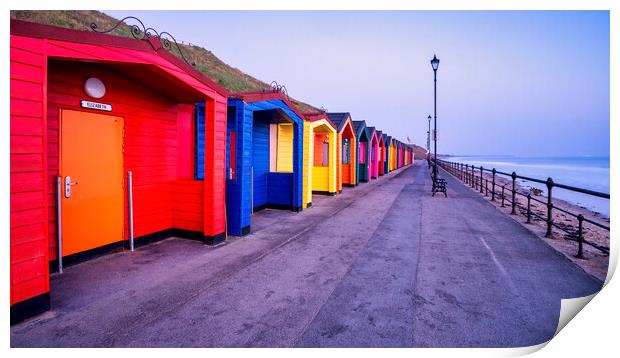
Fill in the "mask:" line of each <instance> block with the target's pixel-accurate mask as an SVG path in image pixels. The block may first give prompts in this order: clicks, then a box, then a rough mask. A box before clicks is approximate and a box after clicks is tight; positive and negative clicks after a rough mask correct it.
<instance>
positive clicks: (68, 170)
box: [60, 110, 124, 256]
mask: <svg viewBox="0 0 620 358" xmlns="http://www.w3.org/2000/svg"><path fill="white" fill-rule="evenodd" d="M60 117H61V118H60V123H61V132H60V141H61V146H60V175H61V180H60V181H61V203H62V204H61V209H62V243H63V245H62V254H63V256H65V255H71V254H74V253H76V252H81V251H86V250H89V249H93V248H96V247H100V246H103V245H106V244H110V243H113V242H117V241H121V240H122V239H123V223H124V219H123V218H124V216H123V210H124V205H123V204H124V203H123V118H121V117H114V116H108V115H102V114H95V113H88V112H80V111H70V110H62V111H61V113H60Z"/></svg>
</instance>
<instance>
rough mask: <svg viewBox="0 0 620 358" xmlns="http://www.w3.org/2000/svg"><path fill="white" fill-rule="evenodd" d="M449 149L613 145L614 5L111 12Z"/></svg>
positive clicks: (595, 148) (548, 152)
mask: <svg viewBox="0 0 620 358" xmlns="http://www.w3.org/2000/svg"><path fill="white" fill-rule="evenodd" d="M105 12H106V13H108V14H110V15H112V16H114V17H117V18H122V17H124V16H128V15H134V16H137V17H139V18H140V19H142V20H143V22H144V23H145V25H146V26H151V27H153V28H155V29H157V30H160V31H161V30H165V31H168V32H170V33H172V34H173V35H174V36H175V37H176V38H177V39H179V40H181V39H182V40H184V41H188V42H191V43H195V44H198V45H201V46H203V47H205V48H207V49H209V50H211V51H212V52H213V53H214V54H215V55H217V56H218V57H219V58H221V59H222V60H224V61H225V62H227V63H228V64H230V65H232V66H234V67H237V68H239V69H241V70H243V71H244V72H246V73H249V74H251V75H252V76H254V77H257V78H259V79H261V80H263V81H265V82H271V81H272V80H276V81H278V82H279V83H282V84H284V85H286V87H287V88H288V91H289V94H290V95H291V96H293V97H295V98H298V99H300V100H303V101H305V102H308V103H310V104H313V105H315V106H317V107H320V106H323V107H325V108H327V109H328V110H329V111H334V112H335V111H348V112H351V113H352V116H353V118H354V119H356V120H362V119H363V120H366V122H367V123H369V125H372V126H376V127H377V128H378V129H380V130H383V131H386V132H388V133H389V134H391V135H394V136H396V137H397V138H399V139H401V140H403V141H404V140H406V137H407V136H409V137H410V138H411V139H412V141H413V142H414V143H416V144H419V145H422V146H424V145H425V143H426V129H427V120H426V117H427V116H428V115H429V114H431V115H432V110H433V71H432V69H431V66H430V63H429V61H430V59H431V58H432V57H433V54H434V53H436V54H437V57H438V58H439V59H440V60H441V63H440V65H439V71H438V104H437V106H438V110H437V112H438V128H439V129H440V141H439V142H438V148H439V149H438V151H439V153H451V154H512V155H528V156H569V155H609V120H610V119H609V13H608V12H607V11H529V12H528V11H503V12H502V11H487V12H484V11H398V12H393V11H368V12H362V11H310V12H308V11H305V12H302V11H297V12H295V11H260V12H256V11H225V12H218V11H105Z"/></svg>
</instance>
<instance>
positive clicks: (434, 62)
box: [431, 55, 439, 178]
mask: <svg viewBox="0 0 620 358" xmlns="http://www.w3.org/2000/svg"><path fill="white" fill-rule="evenodd" d="M431 66H432V67H433V74H434V77H435V78H434V81H435V95H434V99H435V102H434V103H435V106H434V108H435V130H434V132H433V140H434V141H435V160H434V161H435V163H434V165H433V177H434V178H437V68H438V67H439V59H438V58H437V56H436V55H433V59H432V60H431Z"/></svg>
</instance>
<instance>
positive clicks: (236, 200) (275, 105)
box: [225, 90, 304, 235]
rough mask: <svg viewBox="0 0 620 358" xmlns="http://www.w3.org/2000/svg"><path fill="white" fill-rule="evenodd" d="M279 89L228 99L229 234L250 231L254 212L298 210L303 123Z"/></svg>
mask: <svg viewBox="0 0 620 358" xmlns="http://www.w3.org/2000/svg"><path fill="white" fill-rule="evenodd" d="M302 118H303V117H302V116H301V114H299V113H297V112H296V110H295V109H294V108H293V107H292V105H291V104H290V102H289V101H288V99H287V97H286V95H284V94H283V93H282V92H280V91H278V90H268V91H260V92H242V93H235V94H231V95H230V97H229V99H228V113H227V125H226V126H227V128H226V168H225V170H226V219H227V220H226V221H227V228H228V233H229V234H231V235H246V234H248V233H250V228H251V221H252V220H251V216H252V213H253V212H256V211H258V210H261V209H264V208H274V209H285V210H293V211H300V210H301V208H302V165H303V156H302V155H303V130H304V122H303V119H302Z"/></svg>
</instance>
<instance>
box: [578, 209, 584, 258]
mask: <svg viewBox="0 0 620 358" xmlns="http://www.w3.org/2000/svg"><path fill="white" fill-rule="evenodd" d="M577 220H578V221H579V231H578V233H577V234H578V235H579V237H578V239H579V250H578V251H577V257H578V258H580V259H583V215H581V214H579V215H577Z"/></svg>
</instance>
